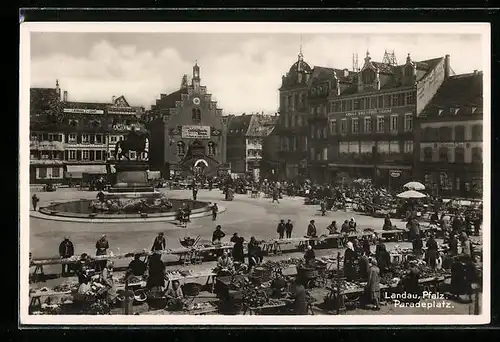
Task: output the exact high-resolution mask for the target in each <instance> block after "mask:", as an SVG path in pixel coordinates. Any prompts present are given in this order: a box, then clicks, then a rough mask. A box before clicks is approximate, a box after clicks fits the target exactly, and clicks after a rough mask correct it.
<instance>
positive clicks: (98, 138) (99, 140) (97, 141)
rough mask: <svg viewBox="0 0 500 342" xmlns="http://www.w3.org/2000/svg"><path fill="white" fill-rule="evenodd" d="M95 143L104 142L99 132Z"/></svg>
mask: <svg viewBox="0 0 500 342" xmlns="http://www.w3.org/2000/svg"><path fill="white" fill-rule="evenodd" d="M95 143H96V144H102V135H100V134H97V135H96V136H95Z"/></svg>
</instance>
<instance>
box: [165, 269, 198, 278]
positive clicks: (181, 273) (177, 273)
mask: <svg viewBox="0 0 500 342" xmlns="http://www.w3.org/2000/svg"><path fill="white" fill-rule="evenodd" d="M192 274H193V271H192V270H171V271H166V272H165V276H166V277H167V279H170V278H179V277H187V276H190V275H192Z"/></svg>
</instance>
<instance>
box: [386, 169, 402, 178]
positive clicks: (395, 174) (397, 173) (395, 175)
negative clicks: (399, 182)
mask: <svg viewBox="0 0 500 342" xmlns="http://www.w3.org/2000/svg"><path fill="white" fill-rule="evenodd" d="M389 174H390V175H391V177H392V178H398V177H400V176H401V171H400V170H390V171H389Z"/></svg>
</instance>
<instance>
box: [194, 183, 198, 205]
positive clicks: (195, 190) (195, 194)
mask: <svg viewBox="0 0 500 342" xmlns="http://www.w3.org/2000/svg"><path fill="white" fill-rule="evenodd" d="M197 197H198V187H197V186H196V185H195V184H193V201H196V198H197Z"/></svg>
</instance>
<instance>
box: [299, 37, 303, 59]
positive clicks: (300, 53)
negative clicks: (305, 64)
mask: <svg viewBox="0 0 500 342" xmlns="http://www.w3.org/2000/svg"><path fill="white" fill-rule="evenodd" d="M303 58H304V54H303V53H302V35H300V47H299V60H302V59H303Z"/></svg>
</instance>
